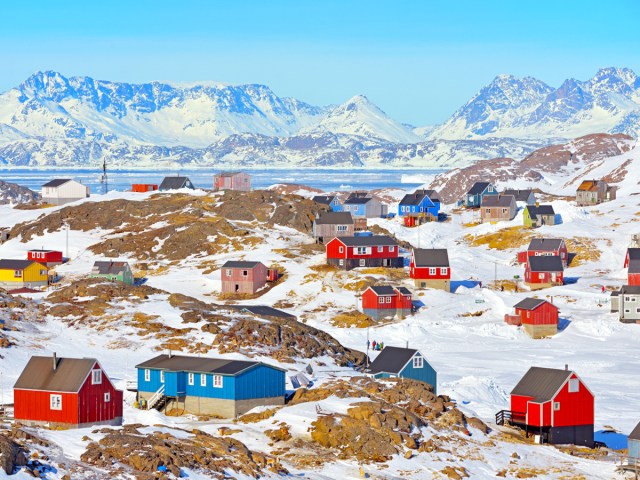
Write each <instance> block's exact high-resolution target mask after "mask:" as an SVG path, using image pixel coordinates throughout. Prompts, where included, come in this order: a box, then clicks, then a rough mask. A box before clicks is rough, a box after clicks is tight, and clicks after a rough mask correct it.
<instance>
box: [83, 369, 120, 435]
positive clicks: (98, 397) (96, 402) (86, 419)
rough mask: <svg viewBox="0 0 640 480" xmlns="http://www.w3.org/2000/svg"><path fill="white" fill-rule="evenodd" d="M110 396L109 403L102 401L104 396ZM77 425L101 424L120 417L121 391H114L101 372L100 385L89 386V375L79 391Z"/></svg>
mask: <svg viewBox="0 0 640 480" xmlns="http://www.w3.org/2000/svg"><path fill="white" fill-rule="evenodd" d="M94 368H95V367H94ZM107 392H109V393H110V394H111V401H109V402H105V401H104V394H105V393H107ZM78 408H79V419H80V421H79V423H92V422H102V421H106V420H113V419H114V418H115V417H121V416H122V391H120V390H116V389H115V388H114V386H113V385H112V384H111V382H110V381H109V379H108V378H107V376H106V374H105V372H104V370H103V372H102V383H99V384H97V385H92V384H91V375H89V377H88V378H87V380H86V381H85V382H84V385H83V386H82V388H81V389H80V394H79V398H78Z"/></svg>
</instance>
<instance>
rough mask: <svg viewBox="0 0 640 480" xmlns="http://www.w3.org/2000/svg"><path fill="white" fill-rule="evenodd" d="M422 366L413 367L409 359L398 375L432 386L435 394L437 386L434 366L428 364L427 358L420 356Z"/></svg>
mask: <svg viewBox="0 0 640 480" xmlns="http://www.w3.org/2000/svg"><path fill="white" fill-rule="evenodd" d="M422 358H423V360H422V368H413V360H411V361H410V362H409V363H408V364H407V366H406V367H405V368H404V370H402V371H401V372H400V375H399V376H400V377H404V378H413V379H414V380H420V381H422V382H425V383H428V384H429V385H432V386H433V391H434V393H436V394H437V388H438V374H437V373H436V371H435V370H434V368H433V367H432V366H431V365H429V362H427V359H426V358H424V357H422Z"/></svg>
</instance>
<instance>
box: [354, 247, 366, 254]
mask: <svg viewBox="0 0 640 480" xmlns="http://www.w3.org/2000/svg"><path fill="white" fill-rule="evenodd" d="M366 254H367V247H358V248H356V255H366Z"/></svg>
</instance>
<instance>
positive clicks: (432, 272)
mask: <svg viewBox="0 0 640 480" xmlns="http://www.w3.org/2000/svg"><path fill="white" fill-rule="evenodd" d="M436 271H437V269H436V268H434V267H431V268H429V275H435V274H436Z"/></svg>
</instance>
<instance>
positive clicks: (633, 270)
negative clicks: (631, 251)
mask: <svg viewBox="0 0 640 480" xmlns="http://www.w3.org/2000/svg"><path fill="white" fill-rule="evenodd" d="M627 285H635V286H640V259H638V260H631V261H630V262H629V267H628V270H627Z"/></svg>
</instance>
